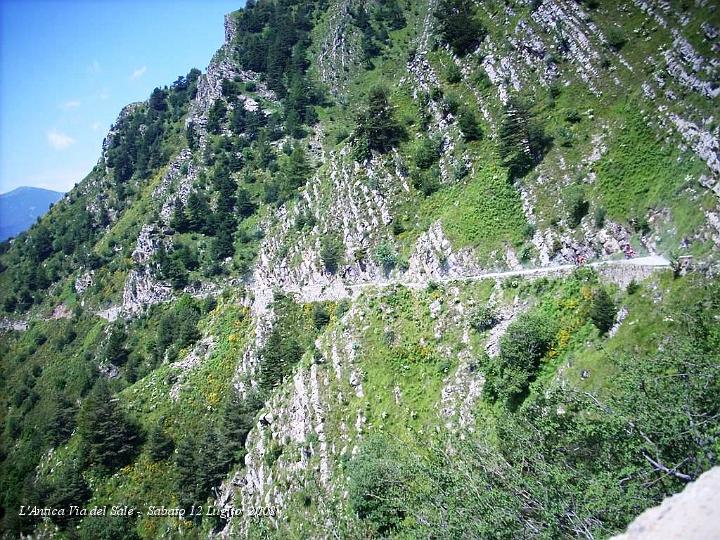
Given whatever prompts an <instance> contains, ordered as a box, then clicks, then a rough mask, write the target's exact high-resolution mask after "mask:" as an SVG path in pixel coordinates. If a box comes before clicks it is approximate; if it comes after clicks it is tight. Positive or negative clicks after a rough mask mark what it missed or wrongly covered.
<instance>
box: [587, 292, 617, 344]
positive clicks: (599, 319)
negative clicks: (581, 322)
mask: <svg viewBox="0 0 720 540" xmlns="http://www.w3.org/2000/svg"><path fill="white" fill-rule="evenodd" d="M616 313H617V309H616V307H615V303H614V302H613V301H612V298H610V295H609V294H608V292H607V291H606V290H605V289H604V288H601V289H598V291H597V292H596V293H595V295H594V297H593V301H592V305H591V306H590V319H591V320H592V322H593V324H594V325H595V326H596V327H597V328H598V330H600V333H601V334H605V333H607V332H608V330H610V329H611V328H612V326H613V323H614V322H615V314H616Z"/></svg>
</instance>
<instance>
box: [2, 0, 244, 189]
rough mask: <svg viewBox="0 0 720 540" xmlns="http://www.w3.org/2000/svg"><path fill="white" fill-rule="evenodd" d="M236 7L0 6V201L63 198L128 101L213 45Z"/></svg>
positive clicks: (122, 3) (200, 61) (6, 0)
mask: <svg viewBox="0 0 720 540" xmlns="http://www.w3.org/2000/svg"><path fill="white" fill-rule="evenodd" d="M244 3H245V2H244V0H234V1H227V0H205V1H200V0H195V1H190V0H185V1H170V0H149V1H147V0H146V1H134V0H41V1H38V0H0V193H4V192H7V191H10V190H12V189H14V188H15V187H18V186H21V185H29V186H38V187H45V188H49V189H56V190H59V191H67V190H68V189H70V188H71V187H72V186H73V185H74V184H75V183H76V182H78V181H80V180H81V179H82V178H83V177H84V176H85V175H86V174H87V173H88V172H90V169H91V168H92V167H93V165H94V164H95V163H96V162H97V160H98V158H99V156H100V147H101V143H102V139H103V137H104V136H105V134H106V133H107V130H108V128H109V127H110V125H111V124H112V123H113V122H114V121H115V119H116V118H117V115H118V113H119V111H120V109H121V108H122V107H123V106H124V105H126V104H127V103H131V102H133V101H141V100H144V99H147V97H148V96H149V94H150V92H151V91H152V89H153V88H154V87H156V86H164V85H169V84H171V83H172V82H173V81H175V79H176V78H177V77H178V75H185V74H186V73H187V72H188V71H189V70H190V69H191V68H193V67H197V68H199V69H201V70H203V71H205V68H206V66H207V64H208V62H209V61H210V58H211V57H212V54H213V53H214V52H215V51H216V50H217V49H218V48H219V47H220V45H222V41H223V37H224V29H223V15H224V14H225V13H229V12H230V11H233V10H235V9H238V8H239V7H242V5H243V4H244Z"/></svg>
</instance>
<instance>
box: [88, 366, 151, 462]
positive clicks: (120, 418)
mask: <svg viewBox="0 0 720 540" xmlns="http://www.w3.org/2000/svg"><path fill="white" fill-rule="evenodd" d="M78 434H79V435H80V439H81V447H82V448H83V450H84V452H83V454H84V456H85V459H86V461H87V464H88V465H90V466H97V467H99V468H100V469H101V470H106V471H112V470H114V469H117V468H118V467H122V466H124V465H127V464H128V463H130V462H131V461H132V460H133V458H134V457H135V455H136V454H137V451H138V447H139V445H140V443H141V434H140V429H139V427H138V426H137V425H136V424H135V423H134V422H133V421H131V420H130V419H129V418H128V417H127V415H126V414H125V413H124V412H123V411H122V409H120V406H119V405H118V399H117V397H115V396H113V395H112V394H111V393H110V389H109V388H108V385H107V383H106V382H105V381H104V379H98V381H97V382H96V383H95V386H94V387H93V389H92V391H91V392H90V394H89V395H88V396H87V397H86V398H85V401H84V402H83V404H82V406H81V407H80V412H79V414H78Z"/></svg>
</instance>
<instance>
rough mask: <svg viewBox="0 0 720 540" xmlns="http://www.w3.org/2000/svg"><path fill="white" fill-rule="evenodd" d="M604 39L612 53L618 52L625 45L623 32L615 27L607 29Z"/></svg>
mask: <svg viewBox="0 0 720 540" xmlns="http://www.w3.org/2000/svg"><path fill="white" fill-rule="evenodd" d="M606 37H607V42H608V46H609V47H610V48H611V49H612V50H614V51H619V50H620V49H622V48H623V46H624V45H625V44H626V43H627V38H626V37H625V32H623V30H622V29H621V28H619V27H617V26H611V27H610V28H608V31H607V35H606Z"/></svg>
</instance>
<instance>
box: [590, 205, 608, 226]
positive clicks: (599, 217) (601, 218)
mask: <svg viewBox="0 0 720 540" xmlns="http://www.w3.org/2000/svg"><path fill="white" fill-rule="evenodd" d="M606 215H607V211H606V210H605V209H604V208H601V207H599V206H598V207H597V208H596V209H595V217H594V220H593V221H594V223H595V228H597V229H602V227H603V225H605V216H606Z"/></svg>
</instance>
